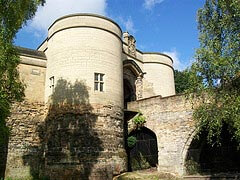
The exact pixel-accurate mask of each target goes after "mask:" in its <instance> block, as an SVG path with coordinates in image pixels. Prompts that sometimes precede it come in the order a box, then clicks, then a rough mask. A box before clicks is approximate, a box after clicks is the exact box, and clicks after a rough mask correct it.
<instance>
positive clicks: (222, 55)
mask: <svg viewBox="0 0 240 180" xmlns="http://www.w3.org/2000/svg"><path fill="white" fill-rule="evenodd" d="M198 23H199V26H198V29H199V31H200V37H199V40H200V48H199V49H197V51H196V62H195V63H193V65H192V67H191V73H190V83H191V86H190V88H189V90H188V92H194V93H195V94H194V95H193V96H195V98H196V97H199V101H198V103H200V104H198V105H199V106H198V108H197V109H196V110H195V111H194V118H195V119H196V120H197V122H198V131H199V132H201V131H202V130H203V129H204V130H206V131H207V132H208V135H207V139H208V142H209V143H211V144H212V145H213V144H214V143H218V144H220V142H221V139H220V134H221V131H222V127H223V124H226V125H227V127H228V130H229V132H230V133H231V134H232V135H233V138H235V139H236V140H237V141H238V142H239V143H240V49H239V47H240V1H239V0H206V2H205V5H204V7H203V8H202V9H200V10H199V11H198Z"/></svg>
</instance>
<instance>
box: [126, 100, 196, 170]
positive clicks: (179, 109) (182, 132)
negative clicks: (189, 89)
mask: <svg viewBox="0 0 240 180" xmlns="http://www.w3.org/2000/svg"><path fill="white" fill-rule="evenodd" d="M128 110H132V111H141V112H142V113H143V115H144V116H145V117H146V124H145V127H147V128H149V129H150V130H152V131H153V132H154V133H155V134H156V136H157V141H158V142H157V143H158V171H164V172H170V173H174V174H177V175H183V174H184V172H185V170H184V161H185V158H186V153H187V150H188V147H189V145H190V143H191V141H192V138H193V132H194V127H195V126H194V121H193V119H192V106H191V103H190V102H189V101H187V100H186V99H185V97H184V96H172V97H166V98H161V96H157V97H152V98H148V99H143V100H139V101H136V102H130V103H128Z"/></svg>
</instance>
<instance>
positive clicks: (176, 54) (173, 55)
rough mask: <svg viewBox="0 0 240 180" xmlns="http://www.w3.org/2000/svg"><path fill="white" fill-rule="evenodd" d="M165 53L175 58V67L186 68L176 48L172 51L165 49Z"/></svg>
mask: <svg viewBox="0 0 240 180" xmlns="http://www.w3.org/2000/svg"><path fill="white" fill-rule="evenodd" d="M163 53H164V54H167V55H168V56H170V57H171V58H172V59H173V67H174V69H178V70H183V69H185V68H186V67H184V65H183V64H182V63H181V61H180V59H179V53H178V52H177V50H176V49H173V50H172V51H165V52H163Z"/></svg>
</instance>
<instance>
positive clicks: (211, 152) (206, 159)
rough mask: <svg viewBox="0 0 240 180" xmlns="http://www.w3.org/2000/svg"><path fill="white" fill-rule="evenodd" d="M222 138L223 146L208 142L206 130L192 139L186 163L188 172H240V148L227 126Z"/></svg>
mask: <svg viewBox="0 0 240 180" xmlns="http://www.w3.org/2000/svg"><path fill="white" fill-rule="evenodd" d="M221 138H222V145H221V146H217V145H214V146H212V145H210V144H208V143H207V141H206V139H207V137H206V133H204V132H203V133H202V134H201V135H200V137H199V138H198V139H197V138H196V139H194V140H193V141H192V143H191V145H190V148H189V150H188V154H187V159H186V163H185V166H186V170H187V173H188V174H196V173H201V174H212V173H220V172H221V173H236V172H240V150H238V144H237V142H236V141H234V140H233V139H232V138H231V135H230V134H229V132H228V131H227V128H226V127H224V128H223V130H222V133H221Z"/></svg>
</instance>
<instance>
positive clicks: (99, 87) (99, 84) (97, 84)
mask: <svg viewBox="0 0 240 180" xmlns="http://www.w3.org/2000/svg"><path fill="white" fill-rule="evenodd" d="M103 86H104V74H101V73H94V90H95V91H101V92H103V90H104V88H103Z"/></svg>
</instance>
